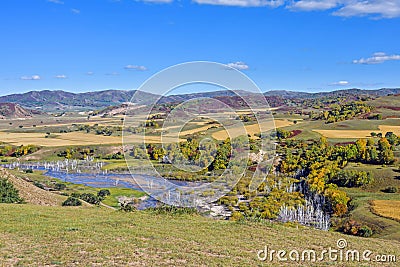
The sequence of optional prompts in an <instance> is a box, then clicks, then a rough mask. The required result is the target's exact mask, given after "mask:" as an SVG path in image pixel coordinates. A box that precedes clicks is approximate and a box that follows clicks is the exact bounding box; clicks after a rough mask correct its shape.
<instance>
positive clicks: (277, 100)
mask: <svg viewBox="0 0 400 267" xmlns="http://www.w3.org/2000/svg"><path fill="white" fill-rule="evenodd" d="M236 92H240V93H241V95H243V94H244V95H248V96H250V98H252V99H257V98H259V97H260V96H259V95H257V94H254V93H251V92H246V91H236ZM399 93H400V89H399V88H394V89H387V88H383V89H377V90H362V89H346V90H337V91H332V92H320V93H307V92H294V91H283V90H279V91H278V90H275V91H268V92H265V93H264V96H265V97H266V99H267V100H268V102H269V103H270V105H271V106H272V107H277V106H281V105H284V104H285V103H286V102H287V100H293V99H300V100H301V99H316V98H330V97H346V98H349V99H357V98H359V97H362V96H366V97H368V96H369V97H379V96H387V95H395V94H399ZM133 96H134V98H133V99H132V97H133ZM206 97H208V98H216V99H219V100H221V101H223V102H225V103H231V104H234V103H236V102H237V101H238V96H237V95H236V94H235V91H228V90H221V91H214V92H205V93H193V94H180V95H168V96H162V97H161V96H159V95H156V94H151V93H147V92H142V91H137V90H129V91H126V90H104V91H93V92H86V93H71V92H65V91H61V90H57V91H50V90H44V91H31V92H27V93H23V94H11V95H6V96H1V97H0V103H14V104H19V105H21V106H22V107H25V108H29V109H34V110H42V111H57V110H62V111H66V110H71V111H72V110H100V109H104V108H107V107H110V106H119V105H121V104H123V103H126V102H132V103H135V104H139V105H146V104H150V103H153V102H154V101H156V100H158V99H159V101H158V102H159V103H161V104H162V103H181V102H184V101H187V100H190V99H195V98H206ZM233 106H238V107H243V105H237V104H235V105H233Z"/></svg>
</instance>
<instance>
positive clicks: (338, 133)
mask: <svg viewBox="0 0 400 267" xmlns="http://www.w3.org/2000/svg"><path fill="white" fill-rule="evenodd" d="M313 131H314V132H317V133H320V134H322V135H323V136H325V137H327V138H367V137H371V132H376V133H380V131H376V130H313Z"/></svg>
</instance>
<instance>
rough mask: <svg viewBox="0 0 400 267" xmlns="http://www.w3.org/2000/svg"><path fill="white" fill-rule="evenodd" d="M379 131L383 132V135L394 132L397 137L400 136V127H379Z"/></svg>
mask: <svg viewBox="0 0 400 267" xmlns="http://www.w3.org/2000/svg"><path fill="white" fill-rule="evenodd" d="M379 130H381V131H382V132H383V134H385V133H387V132H393V133H394V134H396V135H400V126H393V125H379Z"/></svg>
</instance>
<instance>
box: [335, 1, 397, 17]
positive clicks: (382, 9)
mask: <svg viewBox="0 0 400 267" xmlns="http://www.w3.org/2000/svg"><path fill="white" fill-rule="evenodd" d="M345 2H346V3H345V5H344V6H343V7H342V8H340V9H339V10H337V11H335V12H334V13H333V14H334V15H336V16H342V17H353V16H368V15H375V16H378V17H382V18H395V17H399V16H400V0H370V1H350V0H349V1H345Z"/></svg>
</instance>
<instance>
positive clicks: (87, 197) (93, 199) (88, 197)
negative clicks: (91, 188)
mask: <svg viewBox="0 0 400 267" xmlns="http://www.w3.org/2000/svg"><path fill="white" fill-rule="evenodd" d="M80 199H82V200H83V201H86V202H87V203H90V204H94V205H98V204H100V199H99V198H98V197H97V196H95V195H93V194H92V193H83V194H81V196H80Z"/></svg>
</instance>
